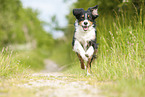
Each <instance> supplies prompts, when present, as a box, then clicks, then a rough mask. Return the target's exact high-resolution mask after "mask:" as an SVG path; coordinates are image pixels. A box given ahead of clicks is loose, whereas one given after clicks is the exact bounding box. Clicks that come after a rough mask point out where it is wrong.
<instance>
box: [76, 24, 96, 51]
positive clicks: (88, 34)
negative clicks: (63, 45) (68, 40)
mask: <svg viewBox="0 0 145 97" xmlns="http://www.w3.org/2000/svg"><path fill="white" fill-rule="evenodd" d="M75 27H76V32H75V35H74V37H75V38H76V40H78V41H79V42H80V43H81V44H82V45H83V47H84V49H85V50H86V47H87V43H88V42H89V41H91V40H94V39H95V37H96V35H95V28H94V27H93V26H91V27H89V29H88V31H84V30H83V28H82V27H81V26H80V25H78V23H77V22H76V24H75Z"/></svg>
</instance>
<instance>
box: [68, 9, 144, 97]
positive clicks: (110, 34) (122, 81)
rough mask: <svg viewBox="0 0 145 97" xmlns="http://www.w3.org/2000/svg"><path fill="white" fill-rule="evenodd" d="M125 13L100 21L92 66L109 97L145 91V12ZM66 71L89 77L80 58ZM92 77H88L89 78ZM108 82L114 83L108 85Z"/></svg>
mask: <svg viewBox="0 0 145 97" xmlns="http://www.w3.org/2000/svg"><path fill="white" fill-rule="evenodd" d="M142 12H143V11H142V9H141V10H140V14H138V12H137V10H136V12H135V13H132V16H131V15H130V13H126V12H122V13H121V14H117V13H116V12H115V14H116V15H115V17H113V16H109V15H107V16H100V17H99V18H98V20H97V40H98V43H99V51H98V58H97V60H96V62H95V63H94V64H93V66H92V71H93V75H92V76H93V78H92V80H93V79H94V77H95V79H96V82H98V81H102V82H104V85H102V89H103V90H104V91H106V95H107V96H110V97H112V96H116V97H144V96H145V93H144V92H143V90H145V87H144V84H145V33H144V32H145V24H144V21H143V20H145V15H144V14H143V13H142ZM72 58H73V59H72V60H73V61H72V63H71V67H70V68H69V69H68V70H67V71H66V73H70V74H75V75H76V76H78V77H82V76H86V71H84V70H81V68H80V63H79V62H78V59H76V58H75V57H72ZM86 79H88V77H87V78H86ZM105 82H112V84H107V85H105Z"/></svg>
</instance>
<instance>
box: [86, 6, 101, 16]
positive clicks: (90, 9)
mask: <svg viewBox="0 0 145 97" xmlns="http://www.w3.org/2000/svg"><path fill="white" fill-rule="evenodd" d="M88 11H90V12H91V13H92V16H93V19H96V18H97V17H98V16H99V14H98V5H96V6H94V7H90V8H89V9H88Z"/></svg>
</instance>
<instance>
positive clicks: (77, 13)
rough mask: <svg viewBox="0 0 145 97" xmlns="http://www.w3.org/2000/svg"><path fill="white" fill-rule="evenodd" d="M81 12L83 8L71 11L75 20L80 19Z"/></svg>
mask: <svg viewBox="0 0 145 97" xmlns="http://www.w3.org/2000/svg"><path fill="white" fill-rule="evenodd" d="M83 10H84V9H83V8H79V9H73V15H74V16H75V17H76V18H77V19H79V17H80V15H81V14H82V12H83Z"/></svg>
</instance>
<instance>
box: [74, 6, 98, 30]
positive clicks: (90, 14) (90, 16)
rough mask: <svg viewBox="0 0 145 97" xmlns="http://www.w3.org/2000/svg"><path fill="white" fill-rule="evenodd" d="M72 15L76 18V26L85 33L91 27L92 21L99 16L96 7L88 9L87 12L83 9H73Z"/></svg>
mask: <svg viewBox="0 0 145 97" xmlns="http://www.w3.org/2000/svg"><path fill="white" fill-rule="evenodd" d="M73 15H74V16H75V17H76V19H77V20H78V24H79V25H80V26H81V27H82V28H83V30H84V31H87V30H88V29H89V27H91V26H92V25H93V22H94V20H95V19H96V18H97V17H98V16H99V15H98V5H96V6H95V7H90V8H88V10H87V11H85V10H84V9H83V8H80V9H73Z"/></svg>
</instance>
